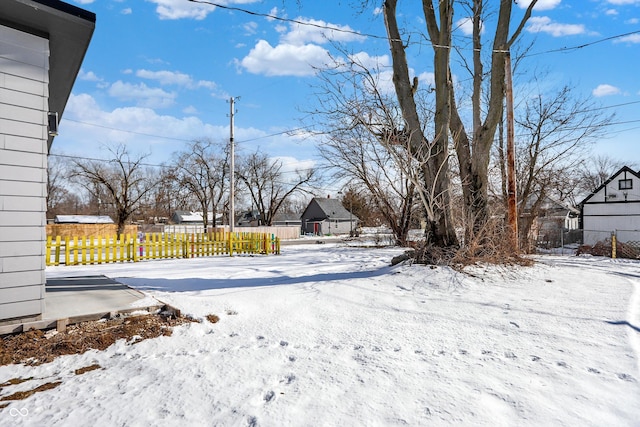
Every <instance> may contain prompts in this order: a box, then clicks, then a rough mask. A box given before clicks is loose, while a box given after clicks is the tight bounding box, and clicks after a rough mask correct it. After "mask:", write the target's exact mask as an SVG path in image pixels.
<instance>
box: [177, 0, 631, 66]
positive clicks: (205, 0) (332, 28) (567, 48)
mask: <svg viewBox="0 0 640 427" xmlns="http://www.w3.org/2000/svg"><path fill="white" fill-rule="evenodd" d="M189 1H190V2H192V3H200V4H206V5H210V6H214V7H219V8H221V9H227V10H232V11H236V12H241V13H245V14H248V15H252V16H260V17H263V18H268V19H273V20H277V21H282V22H288V23H293V24H298V25H305V26H309V27H315V28H320V29H324V30H330V31H336V32H341V33H347V34H354V35H358V36H362V37H370V38H374V39H379V40H387V41H388V40H389V38H388V36H380V35H377V34H370V33H363V32H360V31H355V30H349V29H345V28H340V27H335V26H331V25H323V24H316V23H313V22H308V21H301V20H299V19H291V18H283V17H280V16H277V15H272V14H270V13H262V12H255V11H252V10H248V9H244V8H240V7H235V6H227V5H223V4H220V3H216V2H212V1H208V0H189ZM634 34H640V30H636V31H630V32H628V33H623V34H617V35H614V36H609V37H605V38H602V39H599V40H594V41H592V42H589V43H584V44H581V45H577V46H565V47H561V48H557V49H550V50H546V51H542V52H535V53H530V54H526V55H523V57H530V56H538V55H544V54H547V53H557V52H568V51H572V50H578V49H583V48H585V47H589V46H593V45H595V44H598V43H603V42H605V41H609V40H615V39H619V38H622V37H626V36H631V35H634ZM422 38H424V40H426V41H427V42H429V44H430V45H431V46H432V47H436V48H446V49H451V48H452V46H442V45H437V44H435V43H433V41H432V40H431V39H429V38H428V37H427V36H426V35H424V34H422ZM391 41H402V40H395V39H393V40H391ZM407 44H418V45H423V43H422V42H411V41H408V42H407ZM494 52H503V51H502V50H494Z"/></svg>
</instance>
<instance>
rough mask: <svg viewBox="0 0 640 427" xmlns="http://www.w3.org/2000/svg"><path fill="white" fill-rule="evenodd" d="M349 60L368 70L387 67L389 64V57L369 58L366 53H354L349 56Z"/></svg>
mask: <svg viewBox="0 0 640 427" xmlns="http://www.w3.org/2000/svg"><path fill="white" fill-rule="evenodd" d="M349 59H350V60H351V61H353V62H355V63H356V64H359V65H361V66H363V67H365V68H367V69H369V70H372V69H376V68H380V67H388V66H389V65H390V64H391V59H390V58H389V55H381V56H370V55H369V54H368V53H367V52H358V53H355V54H353V55H351V56H350V57H349Z"/></svg>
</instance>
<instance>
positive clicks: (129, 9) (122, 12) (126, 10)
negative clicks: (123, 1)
mask: <svg viewBox="0 0 640 427" xmlns="http://www.w3.org/2000/svg"><path fill="white" fill-rule="evenodd" d="M120 13H121V14H122V15H131V14H132V13H133V10H132V9H131V8H130V7H127V8H126V9H122V10H121V11H120Z"/></svg>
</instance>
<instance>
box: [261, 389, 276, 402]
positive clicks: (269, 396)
mask: <svg viewBox="0 0 640 427" xmlns="http://www.w3.org/2000/svg"><path fill="white" fill-rule="evenodd" d="M274 397H276V394H275V392H274V391H273V390H269V391H268V392H266V393H265V395H264V401H265V402H271V401H272V400H273V398H274Z"/></svg>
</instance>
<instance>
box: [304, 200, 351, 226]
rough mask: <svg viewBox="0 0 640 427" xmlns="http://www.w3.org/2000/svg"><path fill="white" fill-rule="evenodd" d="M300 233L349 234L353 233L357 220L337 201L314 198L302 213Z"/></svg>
mask: <svg viewBox="0 0 640 427" xmlns="http://www.w3.org/2000/svg"><path fill="white" fill-rule="evenodd" d="M301 219H302V233H303V234H307V233H308V234H314V235H325V234H349V233H350V232H351V231H355V230H356V228H357V225H358V221H359V219H358V218H357V217H356V216H355V215H353V214H352V213H350V212H349V211H348V210H346V209H345V208H344V207H343V206H342V202H340V200H337V199H330V198H320V197H314V198H313V199H311V202H309V205H308V206H307V208H306V209H305V210H304V212H303V213H302V217H301Z"/></svg>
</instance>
